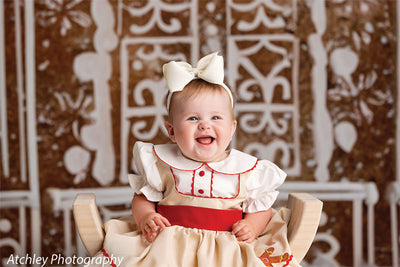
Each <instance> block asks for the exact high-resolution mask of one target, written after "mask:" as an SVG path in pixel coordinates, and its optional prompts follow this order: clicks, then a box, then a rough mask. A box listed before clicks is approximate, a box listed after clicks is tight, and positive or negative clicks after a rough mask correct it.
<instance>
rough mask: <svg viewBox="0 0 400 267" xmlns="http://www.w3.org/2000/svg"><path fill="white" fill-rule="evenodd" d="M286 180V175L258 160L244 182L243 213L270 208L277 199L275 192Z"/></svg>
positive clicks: (277, 168) (272, 165)
mask: <svg viewBox="0 0 400 267" xmlns="http://www.w3.org/2000/svg"><path fill="white" fill-rule="evenodd" d="M285 179H286V173H285V172H284V171H282V170H281V169H280V168H279V167H278V166H276V165H275V164H274V163H272V162H271V161H268V160H260V161H259V162H258V164H257V166H256V168H255V169H254V170H253V171H252V173H251V174H250V176H249V178H248V180H247V181H246V189H247V197H246V200H245V201H244V202H243V211H244V212H246V213H253V212H258V211H264V210H268V209H269V208H271V206H272V204H273V203H274V202H275V200H276V198H277V197H278V194H279V192H278V191H277V190H276V189H277V188H278V187H279V186H280V185H281V184H282V183H283V182H284V181H285Z"/></svg>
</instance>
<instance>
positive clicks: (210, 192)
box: [91, 142, 298, 267]
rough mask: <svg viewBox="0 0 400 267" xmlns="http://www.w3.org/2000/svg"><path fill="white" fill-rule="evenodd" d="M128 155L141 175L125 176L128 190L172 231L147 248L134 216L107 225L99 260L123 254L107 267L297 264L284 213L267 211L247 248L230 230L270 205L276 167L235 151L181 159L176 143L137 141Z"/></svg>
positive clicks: (278, 178) (279, 178)
mask: <svg viewBox="0 0 400 267" xmlns="http://www.w3.org/2000/svg"><path fill="white" fill-rule="evenodd" d="M133 153H134V160H135V165H136V167H137V171H138V173H139V174H138V175H130V177H129V180H130V184H131V187H132V188H133V190H134V192H135V193H137V194H144V195H145V196H146V198H147V199H148V200H150V201H153V202H158V206H157V209H158V212H160V213H161V214H162V215H163V216H165V217H167V218H168V219H169V221H170V222H171V224H172V225H173V226H171V227H167V228H165V229H164V230H162V231H160V232H159V235H158V236H157V238H156V239H155V240H154V241H153V242H152V243H148V242H147V241H145V239H144V238H143V237H142V236H141V232H140V230H138V228H137V226H136V224H135V222H134V221H133V219H132V217H130V218H125V219H120V220H111V221H109V222H107V223H106V225H105V227H106V237H105V241H104V247H103V249H102V251H100V252H99V253H98V255H97V257H103V258H104V257H105V258H108V259H109V260H111V259H115V257H119V258H122V257H123V261H122V263H121V264H120V265H118V263H119V262H118V261H117V260H114V261H113V262H112V263H111V264H110V266H130V267H133V266H199V267H211V266H215V267H225V266H229V267H233V266H238V267H239V266H243V267H245V266H246V267H250V266H298V264H297V262H296V261H295V259H294V258H293V257H292V255H291V253H290V249H289V246H288V241H287V234H286V233H287V232H286V230H287V229H286V222H285V219H287V217H288V216H289V214H288V210H281V211H280V212H277V211H275V210H273V216H272V218H271V221H270V222H269V224H268V226H267V227H266V229H265V230H264V232H263V233H262V234H261V235H260V236H259V237H258V238H257V239H256V240H255V241H254V242H252V243H251V244H248V243H245V242H239V241H237V239H236V237H235V236H234V235H232V233H231V232H230V229H231V226H232V224H233V223H234V222H235V221H237V220H239V219H241V218H242V213H253V212H258V211H264V210H268V209H269V208H271V206H272V204H273V203H274V201H275V199H276V197H277V195H278V191H276V189H277V188H278V187H279V186H280V185H281V184H282V183H283V181H284V180H285V178H286V174H285V173H284V172H283V171H282V170H281V169H279V168H278V167H277V166H276V165H275V164H273V163H272V162H270V161H267V160H258V159H257V158H255V157H253V156H250V155H248V154H245V153H242V152H240V151H237V150H235V149H232V150H231V151H230V152H229V156H228V157H227V158H226V159H225V160H223V161H220V162H215V163H201V162H196V161H193V160H190V159H188V158H186V157H184V156H183V155H182V154H181V152H180V150H179V149H178V147H177V146H176V145H174V144H168V145H157V146H154V145H152V144H149V143H142V142H137V143H136V144H135V147H134V152H133ZM238 214H239V216H240V217H237V216H238ZM225 217H226V218H225ZM113 257H114V258H113ZM113 264H114V265H113ZM91 266H92V265H91Z"/></svg>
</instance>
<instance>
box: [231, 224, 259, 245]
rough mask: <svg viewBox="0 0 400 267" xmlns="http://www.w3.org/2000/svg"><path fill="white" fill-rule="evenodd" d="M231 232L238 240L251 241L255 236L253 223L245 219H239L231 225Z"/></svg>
mask: <svg viewBox="0 0 400 267" xmlns="http://www.w3.org/2000/svg"><path fill="white" fill-rule="evenodd" d="M232 234H233V235H235V236H236V238H237V240H238V241H245V242H246V243H251V242H253V241H254V240H255V239H256V237H257V235H256V233H255V231H254V227H253V225H252V224H251V223H250V222H249V221H248V220H246V219H242V220H239V221H237V222H236V223H235V224H234V225H233V226H232Z"/></svg>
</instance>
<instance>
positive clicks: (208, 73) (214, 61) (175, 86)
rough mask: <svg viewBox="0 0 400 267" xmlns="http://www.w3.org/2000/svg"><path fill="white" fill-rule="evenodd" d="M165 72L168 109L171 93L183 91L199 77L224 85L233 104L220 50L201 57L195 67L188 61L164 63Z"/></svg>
mask: <svg viewBox="0 0 400 267" xmlns="http://www.w3.org/2000/svg"><path fill="white" fill-rule="evenodd" d="M163 74H164V77H165V80H166V81H167V86H168V89H169V92H170V94H169V96H168V99H167V109H168V110H169V102H170V100H171V95H172V94H173V93H174V92H179V91H182V90H183V88H184V87H185V86H186V85H187V84H188V83H189V82H191V81H192V80H193V79H197V78H200V79H202V80H205V81H207V82H209V83H213V84H219V85H221V86H223V87H224V89H225V90H226V91H227V92H228V94H229V97H230V98H231V103H232V105H233V97H232V93H231V91H230V90H229V88H228V87H227V86H226V85H225V84H224V59H223V57H222V56H218V52H215V53H212V54H209V55H207V56H205V57H203V58H201V59H200V60H199V62H197V64H196V67H194V68H193V67H192V66H191V65H190V64H189V63H186V62H176V61H171V62H169V63H167V64H164V65H163Z"/></svg>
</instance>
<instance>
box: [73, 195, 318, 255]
mask: <svg viewBox="0 0 400 267" xmlns="http://www.w3.org/2000/svg"><path fill="white" fill-rule="evenodd" d="M287 208H289V209H290V210H291V217H290V221H289V224H288V240H289V246H290V249H291V251H292V253H293V256H294V257H295V259H296V260H297V261H298V262H301V261H302V260H303V258H304V256H305V255H306V253H307V251H308V249H309V248H310V246H311V243H312V241H313V240H314V237H315V234H316V232H317V229H318V224H319V220H320V217H321V212H322V202H321V201H320V200H318V199H316V198H315V197H313V196H311V195H310V194H308V193H291V194H289V199H288V202H287ZM73 213H74V218H75V223H76V226H77V228H78V232H79V235H80V237H81V239H82V242H83V244H84V246H85V247H86V249H87V251H88V252H89V255H90V256H93V255H95V254H96V253H97V252H98V251H99V250H100V249H101V248H102V245H103V241H104V237H105V233H104V228H103V222H102V220H101V217H100V214H99V210H98V208H97V204H96V198H95V195H94V194H92V193H80V194H78V195H77V197H76V198H75V200H74V203H73Z"/></svg>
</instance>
